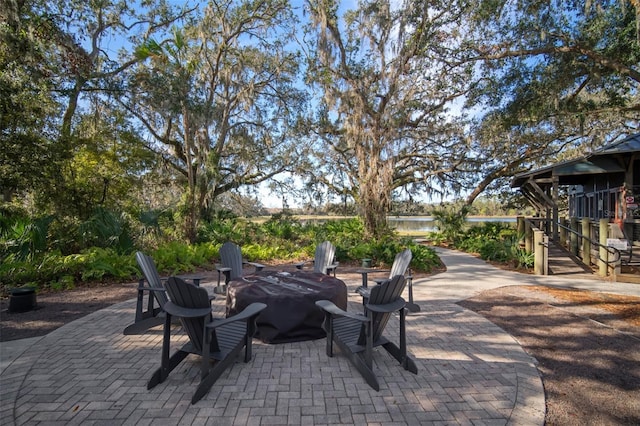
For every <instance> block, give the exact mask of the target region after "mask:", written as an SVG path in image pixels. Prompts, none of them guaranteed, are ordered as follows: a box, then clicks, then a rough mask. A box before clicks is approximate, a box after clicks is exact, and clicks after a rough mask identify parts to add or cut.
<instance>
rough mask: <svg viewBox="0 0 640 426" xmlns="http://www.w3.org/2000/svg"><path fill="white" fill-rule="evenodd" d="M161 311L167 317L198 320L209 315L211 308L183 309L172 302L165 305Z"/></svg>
mask: <svg viewBox="0 0 640 426" xmlns="http://www.w3.org/2000/svg"><path fill="white" fill-rule="evenodd" d="M162 309H163V310H164V311H165V312H166V313H168V314H169V315H173V316H176V317H181V318H199V317H205V316H207V315H209V314H210V313H211V308H185V307H182V306H178V305H176V304H175V303H173V302H172V301H168V302H167V303H165V304H164V306H163V308H162Z"/></svg>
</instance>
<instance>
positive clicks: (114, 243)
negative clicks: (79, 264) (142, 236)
mask: <svg viewBox="0 0 640 426" xmlns="http://www.w3.org/2000/svg"><path fill="white" fill-rule="evenodd" d="M79 232H80V237H81V239H82V242H83V246H85V247H111V248H114V249H115V250H116V251H118V252H119V253H131V251H133V239H132V237H131V233H130V227H129V222H128V220H127V219H126V218H125V217H124V215H123V214H116V213H114V212H112V211H109V210H106V209H104V208H100V207H99V208H97V209H96V210H95V211H94V213H93V215H92V216H91V217H90V218H89V219H88V220H87V221H85V222H83V223H81V224H80V227H79Z"/></svg>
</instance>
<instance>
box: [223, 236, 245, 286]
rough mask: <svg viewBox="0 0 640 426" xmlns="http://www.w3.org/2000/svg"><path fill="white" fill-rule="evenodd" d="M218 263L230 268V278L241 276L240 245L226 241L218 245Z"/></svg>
mask: <svg viewBox="0 0 640 426" xmlns="http://www.w3.org/2000/svg"><path fill="white" fill-rule="evenodd" d="M220 263H222V266H225V267H227V268H231V275H230V277H229V279H230V280H233V279H235V278H238V277H241V276H242V250H241V249H240V246H238V245H237V244H234V243H232V242H231V241H227V242H226V243H224V244H222V247H220Z"/></svg>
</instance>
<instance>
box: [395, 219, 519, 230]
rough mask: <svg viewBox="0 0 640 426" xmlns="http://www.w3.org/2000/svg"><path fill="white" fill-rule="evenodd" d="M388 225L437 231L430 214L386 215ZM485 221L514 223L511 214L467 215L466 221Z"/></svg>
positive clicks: (397, 227)
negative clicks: (490, 215)
mask: <svg viewBox="0 0 640 426" xmlns="http://www.w3.org/2000/svg"><path fill="white" fill-rule="evenodd" d="M387 221H388V222H389V226H391V227H392V228H396V229H397V230H398V232H411V233H414V232H431V231H437V230H438V229H437V226H436V222H435V221H434V220H433V217H431V216H394V217H388V218H387ZM486 222H500V223H504V224H513V225H515V223H516V218H515V217H513V216H492V217H485V216H483V217H468V218H467V223H468V224H470V225H481V224H483V223H486Z"/></svg>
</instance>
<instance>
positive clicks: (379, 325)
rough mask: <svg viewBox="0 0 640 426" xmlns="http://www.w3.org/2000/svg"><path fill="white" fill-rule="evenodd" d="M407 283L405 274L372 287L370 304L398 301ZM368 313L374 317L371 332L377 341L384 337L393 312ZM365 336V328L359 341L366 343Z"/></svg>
mask: <svg viewBox="0 0 640 426" xmlns="http://www.w3.org/2000/svg"><path fill="white" fill-rule="evenodd" d="M405 284H406V280H405V278H404V276H402V275H395V276H393V278H391V279H390V280H389V281H385V282H384V283H382V284H380V285H376V286H374V287H372V288H371V294H370V295H369V301H368V304H370V305H386V304H387V303H391V302H394V301H396V300H397V299H398V298H399V297H400V295H401V294H402V292H403V291H404V287H405ZM368 315H372V318H373V329H372V331H371V333H372V335H373V341H374V342H376V341H377V340H378V339H379V338H380V337H382V332H383V331H384V329H385V327H386V326H387V323H388V322H389V318H391V312H373V311H371V310H369V311H368ZM364 337H365V336H364V330H363V332H362V333H361V335H360V339H359V341H360V342H362V343H364V341H365V340H364Z"/></svg>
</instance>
